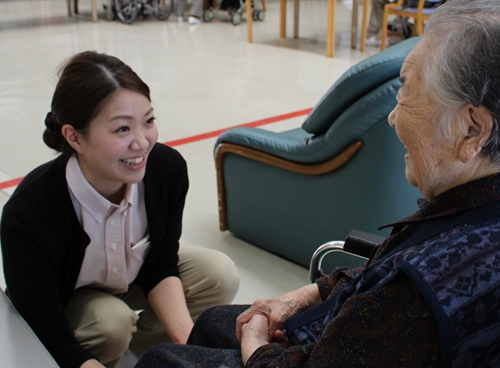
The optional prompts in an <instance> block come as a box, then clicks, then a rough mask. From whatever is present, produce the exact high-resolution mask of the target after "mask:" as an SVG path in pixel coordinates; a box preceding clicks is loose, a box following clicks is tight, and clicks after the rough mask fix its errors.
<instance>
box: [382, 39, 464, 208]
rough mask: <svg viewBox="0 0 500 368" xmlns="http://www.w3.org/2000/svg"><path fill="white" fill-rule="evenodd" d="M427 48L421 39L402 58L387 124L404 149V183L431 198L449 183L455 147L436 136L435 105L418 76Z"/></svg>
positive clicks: (420, 72) (454, 173) (453, 179)
mask: <svg viewBox="0 0 500 368" xmlns="http://www.w3.org/2000/svg"><path fill="white" fill-rule="evenodd" d="M428 49H429V48H428V46H427V45H426V43H425V39H423V40H422V41H420V42H419V43H418V44H417V45H416V46H415V48H414V49H413V50H412V52H411V53H410V54H409V55H408V57H407V58H406V60H405V62H404V64H403V67H402V68H401V81H402V84H403V86H402V87H401V89H400V90H399V93H398V97H397V100H398V104H397V106H396V107H395V109H394V110H393V111H392V112H391V114H390V115H389V123H390V125H391V126H393V127H394V128H395V129H396V134H397V135H398V138H399V139H400V140H401V142H402V143H403V144H404V145H405V148H406V149H407V150H408V152H407V153H406V155H405V162H406V178H407V180H408V182H409V183H410V184H411V185H413V186H417V187H418V188H419V189H420V191H421V192H422V194H423V195H424V196H425V197H426V198H428V199H431V198H434V197H435V196H436V195H438V194H440V193H442V192H443V191H445V190H447V189H449V188H451V187H452V186H453V183H454V181H455V178H456V175H457V172H456V170H455V168H454V162H455V160H454V157H456V150H457V149H456V147H455V145H454V143H453V142H450V141H446V140H439V139H438V138H437V136H436V130H435V126H434V124H433V122H432V118H433V113H432V112H433V111H434V110H435V109H436V108H437V104H436V103H435V102H434V101H433V100H432V99H431V98H430V96H429V95H428V93H427V92H426V90H425V88H424V84H423V81H422V77H421V75H422V70H423V68H422V66H423V62H424V60H425V55H427V54H428V52H429V51H428Z"/></svg>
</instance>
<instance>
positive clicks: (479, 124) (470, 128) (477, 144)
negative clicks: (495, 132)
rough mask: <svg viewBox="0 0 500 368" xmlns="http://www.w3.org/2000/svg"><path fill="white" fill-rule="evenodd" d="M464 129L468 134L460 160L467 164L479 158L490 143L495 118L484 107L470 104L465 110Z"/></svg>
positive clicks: (460, 153) (465, 137)
mask: <svg viewBox="0 0 500 368" xmlns="http://www.w3.org/2000/svg"><path fill="white" fill-rule="evenodd" d="M463 127H464V128H465V129H467V130H466V132H467V134H466V135H465V136H464V138H463V141H462V145H461V147H460V150H459V158H460V161H462V162H463V163H467V162H469V161H470V160H472V159H474V158H478V157H479V153H480V152H481V149H482V148H483V146H484V145H485V144H486V143H487V142H488V139H489V138H490V136H491V132H492V129H493V116H492V115H491V113H490V111H489V110H488V109H487V108H485V107H484V106H479V107H476V106H474V105H471V104H468V105H467V106H465V107H464V108H463Z"/></svg>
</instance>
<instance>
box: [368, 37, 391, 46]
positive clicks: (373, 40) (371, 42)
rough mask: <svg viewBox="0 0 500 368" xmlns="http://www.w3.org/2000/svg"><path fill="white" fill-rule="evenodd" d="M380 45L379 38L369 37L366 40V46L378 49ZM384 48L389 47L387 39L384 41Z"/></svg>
mask: <svg viewBox="0 0 500 368" xmlns="http://www.w3.org/2000/svg"><path fill="white" fill-rule="evenodd" d="M380 45H382V40H381V39H380V38H379V36H371V37H370V38H367V39H366V46H373V47H380ZM385 47H389V39H388V38H387V39H386V40H385Z"/></svg>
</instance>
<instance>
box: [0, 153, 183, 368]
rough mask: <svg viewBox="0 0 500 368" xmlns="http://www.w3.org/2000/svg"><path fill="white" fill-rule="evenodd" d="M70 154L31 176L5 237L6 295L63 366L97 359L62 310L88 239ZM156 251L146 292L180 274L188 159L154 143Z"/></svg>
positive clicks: (142, 277)
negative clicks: (69, 175) (74, 192)
mask: <svg viewBox="0 0 500 368" xmlns="http://www.w3.org/2000/svg"><path fill="white" fill-rule="evenodd" d="M67 161H68V157H64V156H59V157H58V158H56V159H55V160H53V161H50V162H48V163H46V164H44V165H42V166H39V167H38V168H36V169H35V170H33V171H32V172H31V173H29V174H28V175H27V176H26V177H25V179H24V180H23V181H22V182H21V184H20V185H19V186H18V187H17V189H16V191H15V192H14V194H13V195H12V197H11V198H10V200H9V201H8V202H7V204H6V205H5V206H4V208H3V214H2V222H1V229H0V230H1V242H2V254H3V263H4V273H5V280H6V283H7V290H8V295H9V297H10V299H11V301H12V303H13V304H14V306H15V307H16V309H17V310H18V311H19V313H20V314H21V315H22V316H23V318H24V319H25V320H26V322H27V323H28V324H29V325H30V327H31V328H32V329H33V331H34V332H35V334H36V335H37V336H38V338H39V339H40V340H41V341H42V343H43V344H44V345H45V347H46V348H47V350H48V351H49V352H50V353H51V354H52V356H53V357H54V359H55V360H56V362H57V363H58V364H59V365H60V366H61V367H63V368H66V367H67V368H73V367H75V368H77V367H80V366H81V365H82V364H83V363H84V362H85V361H87V360H89V359H95V357H94V356H93V355H92V354H90V353H89V352H87V351H86V350H84V349H83V348H82V347H81V346H80V345H79V344H78V343H77V342H76V340H75V338H74V334H73V331H72V330H71V329H70V328H69V327H68V324H67V320H66V317H65V315H64V307H65V306H66V305H67V303H68V301H69V299H70V298H71V295H72V293H73V291H74V289H75V285H76V281H77V279H78V275H79V273H80V268H81V265H82V262H83V258H84V255H85V248H86V247H87V245H88V244H89V243H90V238H89V237H88V236H87V234H86V233H85V231H84V230H83V228H82V226H81V225H80V223H79V221H78V218H77V216H76V213H75V210H74V208H73V204H72V202H71V197H70V194H69V191H68V185H67V182H66V163H67ZM144 185H145V200H146V214H147V218H148V227H149V234H150V243H151V248H150V251H149V254H148V255H147V257H146V260H145V262H144V264H143V266H142V267H141V270H140V272H139V274H138V276H137V278H136V280H135V283H137V284H139V285H140V286H142V288H143V291H144V294H145V295H147V294H148V293H149V292H150V291H151V290H152V289H153V288H154V287H155V286H156V285H157V284H158V283H159V282H160V281H162V280H163V279H165V278H167V277H169V276H177V277H178V276H179V272H178V268H177V263H178V255H177V252H178V249H179V238H180V235H181V228H182V212H183V209H184V202H185V197H186V193H187V189H188V176H187V168H186V163H185V161H184V159H183V158H182V156H181V155H180V154H179V153H178V152H177V151H175V150H174V149H172V148H169V147H167V146H164V145H162V144H156V145H155V146H154V147H153V150H152V151H151V153H150V155H149V158H148V162H147V166H146V174H145V177H144Z"/></svg>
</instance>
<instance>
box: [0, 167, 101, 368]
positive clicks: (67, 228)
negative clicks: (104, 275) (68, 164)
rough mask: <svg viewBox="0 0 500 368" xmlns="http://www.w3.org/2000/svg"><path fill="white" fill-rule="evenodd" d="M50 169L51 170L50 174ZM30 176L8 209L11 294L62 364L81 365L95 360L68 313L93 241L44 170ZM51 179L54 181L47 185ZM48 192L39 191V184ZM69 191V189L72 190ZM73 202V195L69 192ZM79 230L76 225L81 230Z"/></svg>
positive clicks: (5, 245) (4, 229) (5, 241)
mask: <svg viewBox="0 0 500 368" xmlns="http://www.w3.org/2000/svg"><path fill="white" fill-rule="evenodd" d="M46 169H47V171H46V172H45V170H46ZM43 171H44V173H42V175H41V177H38V178H33V175H30V176H28V177H27V178H26V179H25V180H26V181H25V182H24V183H22V184H21V185H20V187H19V188H18V190H16V192H15V193H14V195H13V197H12V198H11V199H10V200H9V201H8V203H7V204H6V205H5V206H4V209H3V215H2V223H1V241H2V254H3V266H4V274H5V280H6V283H7V294H8V296H9V298H10V299H11V301H12V303H13V305H14V306H15V308H16V309H17V310H18V312H19V313H20V314H21V316H22V317H23V318H24V319H25V320H26V322H27V323H28V325H29V326H30V327H31V328H32V330H33V332H34V333H35V334H36V335H37V337H38V338H39V339H40V341H41V342H42V343H43V345H44V346H45V347H46V349H47V350H48V351H49V352H50V354H51V355H52V356H53V358H54V359H55V360H56V362H57V364H58V365H59V366H61V367H64V368H66V367H67V368H77V367H80V366H81V365H82V364H83V363H84V362H85V361H87V360H89V359H95V357H94V356H93V355H92V354H90V353H89V352H87V351H86V350H84V349H83V348H82V347H81V346H80V345H79V344H78V343H77V342H76V340H75V338H74V334H73V331H72V330H71V329H70V328H69V327H68V324H67V320H66V317H65V315H64V306H65V305H66V303H67V301H68V300H69V297H70V295H71V292H72V291H73V289H74V285H75V284H74V282H75V281H76V278H77V277H78V272H79V269H80V266H79V265H81V259H83V253H84V252H85V247H86V245H87V244H88V237H87V236H86V234H85V233H84V232H83V229H81V227H80V226H78V225H79V224H78V222H77V223H76V224H75V223H74V222H72V221H71V219H73V218H74V219H75V220H76V221H77V219H76V215H74V211H73V216H72V214H71V212H68V211H70V210H71V207H67V206H65V204H66V205H68V204H69V205H71V203H70V202H69V203H68V202H66V200H65V198H64V195H63V194H62V193H64V192H59V189H61V188H62V189H63V190H64V189H65V188H64V186H61V187H60V186H58V185H57V183H56V181H55V180H54V176H57V175H55V171H54V170H51V167H50V165H49V168H44V170H43ZM46 178H50V180H48V181H47V182H45V179H46ZM48 182H50V183H51V184H52V185H49V186H48V187H47V186H46V185H42V186H41V187H43V188H44V189H43V190H39V188H38V185H40V184H47V183H48ZM66 190H67V189H66ZM67 200H68V201H70V199H69V194H68V198H67ZM75 226H76V227H75Z"/></svg>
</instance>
